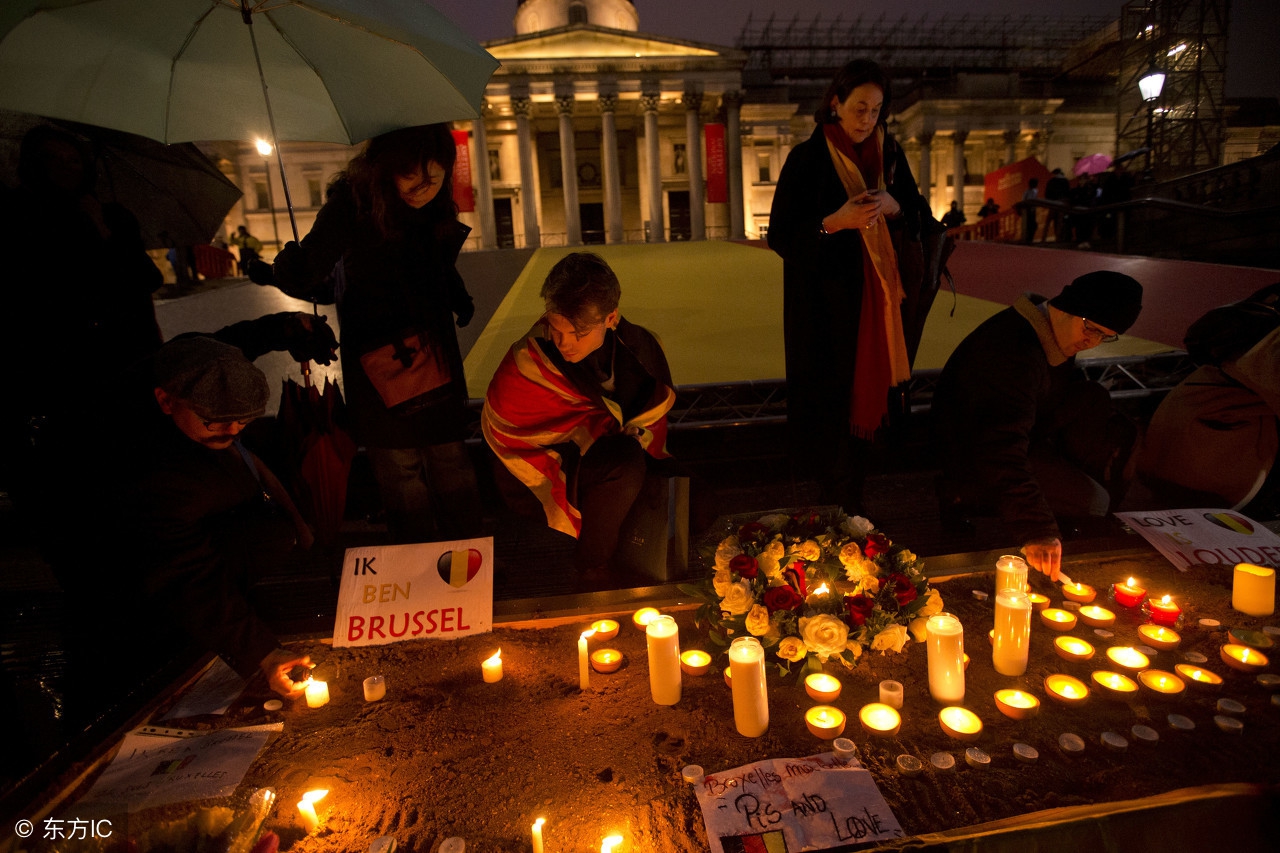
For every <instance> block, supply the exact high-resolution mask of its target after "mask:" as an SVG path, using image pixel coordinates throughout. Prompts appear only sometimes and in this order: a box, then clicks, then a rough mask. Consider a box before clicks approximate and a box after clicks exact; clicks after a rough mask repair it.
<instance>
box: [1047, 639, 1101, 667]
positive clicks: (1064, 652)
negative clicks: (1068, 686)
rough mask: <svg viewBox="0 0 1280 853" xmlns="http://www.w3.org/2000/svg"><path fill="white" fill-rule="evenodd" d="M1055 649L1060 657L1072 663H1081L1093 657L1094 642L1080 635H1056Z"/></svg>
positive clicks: (1054, 640)
mask: <svg viewBox="0 0 1280 853" xmlns="http://www.w3.org/2000/svg"><path fill="white" fill-rule="evenodd" d="M1053 650H1054V652H1056V653H1057V655H1058V657H1060V658H1062V659H1063V660H1069V661H1071V662H1072V663H1081V662H1083V661H1087V660H1089V659H1090V658H1091V657H1093V644H1092V643H1090V642H1089V641H1088V640H1082V639H1080V638H1079V637H1067V636H1062V637H1054V638H1053Z"/></svg>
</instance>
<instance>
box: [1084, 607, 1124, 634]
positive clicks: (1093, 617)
mask: <svg viewBox="0 0 1280 853" xmlns="http://www.w3.org/2000/svg"><path fill="white" fill-rule="evenodd" d="M1080 621H1081V622H1083V623H1084V624H1086V625H1090V626H1092V627H1094V628H1110V627H1111V626H1112V625H1114V624H1116V615H1115V614H1114V613H1112V612H1111V611H1110V610H1108V609H1107V608H1105V607H1099V606H1098V605H1096V604H1086V605H1085V606H1084V607H1081V608H1080Z"/></svg>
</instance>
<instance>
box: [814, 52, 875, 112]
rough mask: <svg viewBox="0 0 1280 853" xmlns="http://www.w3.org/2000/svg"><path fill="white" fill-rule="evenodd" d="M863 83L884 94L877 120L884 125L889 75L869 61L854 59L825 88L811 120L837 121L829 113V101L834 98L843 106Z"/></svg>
mask: <svg viewBox="0 0 1280 853" xmlns="http://www.w3.org/2000/svg"><path fill="white" fill-rule="evenodd" d="M863 83H872V84H874V85H876V86H879V87H880V91H881V92H884V104H883V105H882V106H881V107H880V120H879V123H880V124H884V123H885V121H886V119H888V117H889V101H890V96H891V94H892V93H891V92H890V91H889V75H888V74H885V73H884V69H883V68H881V67H880V65H879V63H876V62H872V61H871V60H870V59H855V60H853V61H852V62H849V63H847V64H846V65H845V66H844V67H843V68H841V69H840V70H839V71H837V72H836V76H835V79H834V80H832V81H831V85H830V86H828V87H827V93H826V94H825V95H823V96H822V100H821V101H820V102H819V103H818V108H817V109H816V110H814V111H813V120H814V121H816V122H817V123H818V124H831V123H832V122H836V121H839V119H838V118H836V116H835V115H834V114H833V113H832V111H831V99H832V98H835V99H836V100H838V101H840V103H842V104H843V103H844V102H845V100H846V99H847V98H848V97H849V93H850V92H852V91H853V90H854V89H856V88H858V87H859V86H861V85H862V84H863Z"/></svg>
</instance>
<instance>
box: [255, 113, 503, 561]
mask: <svg viewBox="0 0 1280 853" xmlns="http://www.w3.org/2000/svg"><path fill="white" fill-rule="evenodd" d="M454 153H455V149H454V142H453V137H452V135H451V134H450V132H449V129H448V127H447V126H446V125H444V124H434V125H424V126H420V127H411V128H405V129H402V130H395V131H391V132H390V133H385V134H382V135H381V136H377V137H374V138H373V139H371V140H370V141H369V142H368V143H367V144H366V146H365V148H364V150H363V151H362V152H361V153H360V154H358V155H357V156H356V157H355V158H353V159H352V160H351V162H350V163H348V164H347V168H346V170H345V171H344V172H342V173H341V174H340V175H339V176H338V177H337V178H336V179H335V180H334V182H333V183H332V184H331V185H330V186H329V190H328V194H327V200H326V202H325V205H324V207H323V208H322V209H321V210H320V213H319V215H318V216H317V217H316V223H315V225H314V227H313V228H312V229H311V233H310V234H308V235H307V236H306V237H305V238H304V239H303V240H302V242H301V243H293V242H291V243H289V244H287V245H286V246H285V247H284V249H283V250H282V251H281V252H280V254H279V255H278V256H277V257H276V259H275V265H274V268H273V272H274V275H273V276H270V275H267V276H264V275H263V272H264V267H265V265H263V264H256V265H254V267H253V269H252V270H251V274H252V276H253V278H254V280H255V281H259V282H270V283H274V284H275V285H276V286H277V287H279V288H280V289H281V290H283V291H284V292H286V293H288V294H290V295H292V296H297V297H299V298H303V299H309V300H312V301H315V302H321V303H326V304H328V303H333V302H336V304H337V306H338V320H339V323H340V325H341V327H342V373H343V377H344V384H345V386H346V387H345V390H346V396H347V400H348V402H349V405H350V408H351V410H352V412H353V416H354V426H355V433H356V435H355V437H356V440H357V441H358V442H360V443H362V444H363V445H364V446H365V447H367V448H368V451H369V459H370V462H371V463H372V466H373V474H374V478H375V479H376V480H377V482H378V489H379V492H380V494H381V497H382V501H383V506H384V508H385V509H386V512H387V523H388V527H389V529H390V532H391V535H392V537H393V538H394V539H395V540H396V541H398V542H416V541H425V540H430V539H460V538H468V537H471V536H475V535H477V534H478V533H479V528H480V522H481V509H480V498H479V490H478V487H477V484H476V476H475V470H474V468H473V466H472V464H471V460H470V457H469V456H468V454H467V451H466V447H465V446H464V444H463V442H462V439H463V437H464V434H465V428H466V419H467V409H466V399H467V391H466V381H465V379H464V377H463V373H462V356H461V353H460V351H459V349H458V338H457V333H456V332H455V330H454V326H453V323H454V317H455V315H456V317H457V324H458V325H459V326H465V325H466V324H467V323H468V322H470V320H471V316H472V314H473V313H474V310H475V309H474V306H473V304H472V300H471V296H470V295H469V294H468V293H467V289H466V286H465V285H464V284H463V281H462V278H461V276H459V275H458V271H457V269H456V267H455V262H456V260H457V257H458V252H459V250H460V249H461V248H462V243H463V241H464V240H465V239H466V236H467V233H468V232H469V230H470V229H468V228H467V226H465V225H463V224H461V223H460V222H458V217H457V208H456V206H455V205H454V202H453V193H452V191H451V179H450V176H451V173H452V170H453V161H454ZM272 278H273V279H274V280H272Z"/></svg>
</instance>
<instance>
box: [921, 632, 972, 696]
mask: <svg viewBox="0 0 1280 853" xmlns="http://www.w3.org/2000/svg"><path fill="white" fill-rule="evenodd" d="M926 630H927V631H928V640H927V643H928V655H929V695H931V696H932V697H933V698H934V701H936V702H945V703H947V704H957V703H960V702H963V701H964V626H962V625H961V624H960V620H959V619H957V618H956V617H955V616H952V615H951V614H950V613H939V614H937V615H936V616H930V617H929V621H928V622H927V623H926Z"/></svg>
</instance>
